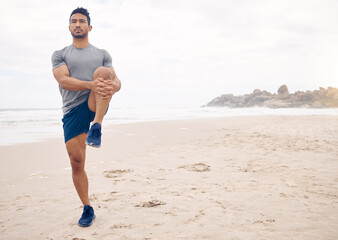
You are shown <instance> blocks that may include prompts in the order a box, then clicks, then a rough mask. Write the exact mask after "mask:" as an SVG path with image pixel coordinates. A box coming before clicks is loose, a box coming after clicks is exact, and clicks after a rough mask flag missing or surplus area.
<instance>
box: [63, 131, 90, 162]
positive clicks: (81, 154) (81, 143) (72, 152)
mask: <svg viewBox="0 0 338 240" xmlns="http://www.w3.org/2000/svg"><path fill="white" fill-rule="evenodd" d="M86 139H87V134H86V133H82V134H80V135H78V136H76V137H74V138H72V139H70V140H69V141H67V142H66V149H67V152H68V155H69V157H70V159H71V160H77V161H84V159H85V156H86V143H85V142H86Z"/></svg>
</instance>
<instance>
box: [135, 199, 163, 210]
mask: <svg viewBox="0 0 338 240" xmlns="http://www.w3.org/2000/svg"><path fill="white" fill-rule="evenodd" d="M165 204H166V203H165V202H162V201H159V200H156V199H154V200H150V201H146V202H143V203H140V204H137V205H135V207H144V208H150V207H156V206H160V205H165Z"/></svg>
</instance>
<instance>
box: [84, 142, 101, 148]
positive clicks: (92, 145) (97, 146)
mask: <svg viewBox="0 0 338 240" xmlns="http://www.w3.org/2000/svg"><path fill="white" fill-rule="evenodd" d="M86 144H87V145H88V146H91V147H94V148H100V147H101V145H95V144H94V143H89V142H87V141H86Z"/></svg>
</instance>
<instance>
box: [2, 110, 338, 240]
mask: <svg viewBox="0 0 338 240" xmlns="http://www.w3.org/2000/svg"><path fill="white" fill-rule="evenodd" d="M103 131H104V132H103V134H104V135H103V145H102V148H101V149H93V148H88V149H87V150H88V151H87V163H86V170H87V174H88V176H89V180H90V199H91V201H92V204H93V206H94V209H95V213H96V216H97V218H96V219H95V221H94V223H93V225H92V226H91V227H89V228H80V227H78V226H77V221H78V219H79V217H80V215H81V212H82V206H81V203H80V200H79V199H78V197H77V195H76V192H75V189H74V187H73V184H72V180H71V170H70V164H69V161H68V157H67V153H66V150H65V147H64V143H63V139H62V138H58V139H52V140H46V141H44V142H40V143H30V144H21V145H15V146H4V147H0V158H1V160H0V162H1V169H0V172H1V179H0V182H1V188H0V196H1V204H0V239H6V240H12V239H13V240H14V239H15V240H20V239H35V240H37V239H49V240H50V239H53V240H59V239H70V240H80V239H86V240H91V239H100V240H102V239H103V240H105V239H109V240H110V239H245V240H247V239H255V240H256V239H274V240H278V239H316V240H318V239H325V240H328V239H338V198H337V196H338V117H337V116H290V117H289V116H259V117H228V118H217V119H200V120H179V121H163V122H147V123H134V124H124V125H113V126H106V127H105V128H104V129H103Z"/></svg>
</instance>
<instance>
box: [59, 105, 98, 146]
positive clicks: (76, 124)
mask: <svg viewBox="0 0 338 240" xmlns="http://www.w3.org/2000/svg"><path fill="white" fill-rule="evenodd" d="M94 118H95V112H93V111H91V110H90V109H89V107H88V99H87V100H86V101H84V102H83V103H81V104H80V105H79V106H76V107H75V108H73V109H72V110H71V111H70V112H69V113H67V114H66V115H64V116H63V118H62V122H63V132H64V137H65V143H66V142H68V141H69V140H70V139H72V138H74V137H76V136H78V135H80V134H81V133H84V132H85V133H86V132H88V131H89V126H90V123H91V122H92V121H93V120H94Z"/></svg>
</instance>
